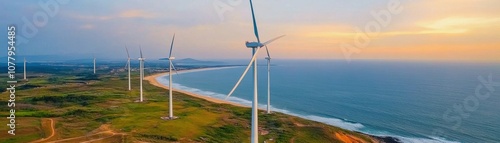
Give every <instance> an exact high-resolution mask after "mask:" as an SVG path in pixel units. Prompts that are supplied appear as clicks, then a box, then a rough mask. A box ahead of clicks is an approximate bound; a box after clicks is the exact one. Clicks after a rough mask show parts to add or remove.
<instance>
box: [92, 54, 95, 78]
mask: <svg viewBox="0 0 500 143" xmlns="http://www.w3.org/2000/svg"><path fill="white" fill-rule="evenodd" d="M92 57H93V58H94V74H95V56H94V55H92Z"/></svg>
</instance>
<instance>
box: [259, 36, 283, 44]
mask: <svg viewBox="0 0 500 143" xmlns="http://www.w3.org/2000/svg"><path fill="white" fill-rule="evenodd" d="M285 36H286V35H281V36H279V37H276V38H273V39H271V40H269V41H266V42H264V43H262V45H264V46H265V45H268V44H271V43H272V42H274V41H276V40H278V39H280V38H283V37H285Z"/></svg>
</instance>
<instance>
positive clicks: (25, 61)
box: [24, 58, 26, 80]
mask: <svg viewBox="0 0 500 143" xmlns="http://www.w3.org/2000/svg"><path fill="white" fill-rule="evenodd" d="M24 80H26V58H24Z"/></svg>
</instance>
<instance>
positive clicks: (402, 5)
mask: <svg viewBox="0 0 500 143" xmlns="http://www.w3.org/2000/svg"><path fill="white" fill-rule="evenodd" d="M0 1H1V3H2V5H0V24H1V26H2V27H7V26H10V25H15V26H16V32H17V34H16V36H17V46H16V52H17V54H18V56H23V55H65V56H77V57H78V56H79V57H85V56H91V55H95V56H96V57H98V58H109V59H126V52H125V47H128V48H129V51H130V54H131V56H132V57H138V56H139V47H141V48H142V49H143V53H144V56H145V57H146V58H150V59H158V58H162V57H166V56H167V55H168V49H169V46H170V42H171V39H172V35H173V34H174V33H175V34H176V39H175V43H174V51H173V52H174V53H173V55H174V56H175V57H177V58H196V59H246V58H250V56H251V50H250V49H249V48H246V47H245V41H256V38H255V36H254V32H253V25H252V17H251V10H250V4H249V1H247V0H168V1H167V0H148V1H143V0H120V1H102V0H85V1H69V0H32V1H12V0H0ZM253 3H254V10H255V16H256V21H257V25H258V29H259V34H260V39H262V42H264V41H267V40H269V39H272V38H274V37H278V36H280V35H286V36H285V37H283V38H282V39H279V40H277V41H274V42H273V43H271V44H269V50H270V53H271V56H272V58H273V59H342V60H346V61H349V60H356V59H376V60H419V61H420V60H423V61H461V62H476V61H479V62H500V34H499V33H500V9H499V8H498V6H499V5H500V1H498V0H475V1H471V0H434V1H423V0H351V1H345V0H316V1H304V0H254V2H253ZM0 29H1V30H0V32H1V33H5V34H1V35H4V36H5V37H7V28H0ZM0 39H2V40H1V41H0V42H3V43H6V44H7V40H6V38H0ZM6 53H7V50H6V49H4V50H1V51H0V54H2V55H6ZM259 56H260V57H259V58H264V57H265V56H266V54H265V52H261V53H260V54H259Z"/></svg>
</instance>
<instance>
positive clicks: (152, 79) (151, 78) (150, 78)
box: [144, 67, 249, 108]
mask: <svg viewBox="0 0 500 143" xmlns="http://www.w3.org/2000/svg"><path fill="white" fill-rule="evenodd" d="M221 68H232V67H221ZM221 68H202V69H192V70H183V71H179V73H186V72H197V71H205V70H216V69H221ZM166 74H168V72H164V73H157V74H154V75H150V76H147V77H144V79H145V80H147V81H148V82H149V83H150V84H152V85H154V86H157V87H161V88H164V89H169V87H168V86H166V85H163V84H161V83H159V82H158V81H157V80H156V78H158V77H160V76H163V75H166ZM173 91H175V92H180V93H184V94H186V95H189V96H192V97H196V98H200V99H204V100H207V101H209V102H213V103H219V104H230V105H233V106H238V107H246V108H249V107H248V106H244V105H240V104H236V103H232V102H229V101H226V100H222V99H217V98H212V97H208V96H203V95H200V94H196V93H192V92H188V91H184V90H179V89H175V88H174V89H173Z"/></svg>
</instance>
